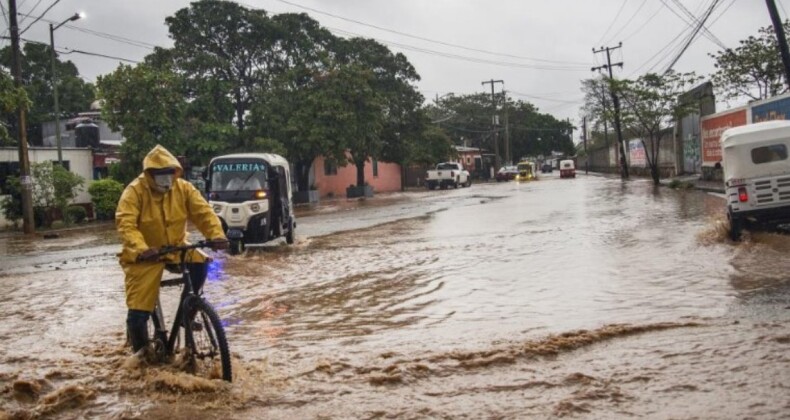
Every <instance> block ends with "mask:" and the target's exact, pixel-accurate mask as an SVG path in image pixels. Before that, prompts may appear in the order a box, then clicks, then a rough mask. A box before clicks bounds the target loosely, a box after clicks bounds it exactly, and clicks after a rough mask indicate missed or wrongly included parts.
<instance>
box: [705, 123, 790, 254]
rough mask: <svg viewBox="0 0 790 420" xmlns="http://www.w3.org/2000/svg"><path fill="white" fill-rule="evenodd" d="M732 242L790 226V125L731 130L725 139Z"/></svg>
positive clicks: (723, 162)
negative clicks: (744, 232)
mask: <svg viewBox="0 0 790 420" xmlns="http://www.w3.org/2000/svg"><path fill="white" fill-rule="evenodd" d="M721 146H722V166H723V169H724V187H725V193H726V196H727V218H728V219H729V221H730V238H731V239H732V240H734V241H737V240H738V239H740V236H741V230H742V229H743V228H747V229H764V230H775V229H776V228H777V226H778V225H780V224H786V223H790V160H788V150H790V122H788V121H767V122H761V123H756V124H751V125H745V126H741V127H735V128H730V129H728V130H727V131H725V132H724V133H723V134H722V136H721Z"/></svg>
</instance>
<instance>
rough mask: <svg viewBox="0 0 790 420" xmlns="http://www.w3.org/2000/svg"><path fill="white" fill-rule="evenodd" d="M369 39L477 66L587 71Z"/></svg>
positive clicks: (585, 67)
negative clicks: (492, 58)
mask: <svg viewBox="0 0 790 420" xmlns="http://www.w3.org/2000/svg"><path fill="white" fill-rule="evenodd" d="M326 28H327V29H328V30H329V31H330V32H332V33H334V34H340V35H350V36H355V37H362V35H360V34H357V33H354V32H349V31H346V30H343V29H338V28H332V27H326ZM366 38H369V37H366ZM369 39H373V40H375V41H378V42H380V43H382V44H385V45H389V46H393V47H397V48H400V49H403V50H408V51H414V52H420V53H424V54H430V55H434V56H439V57H445V58H452V59H456V60H462V61H468V62H472V63H479V64H492V65H497V66H504V67H512V68H522V69H535V70H552V71H572V72H586V71H587V70H588V67H587V65H585V66H581V65H579V66H575V67H561V66H548V65H536V64H523V63H513V62H504V61H494V60H488V59H484V58H476V57H470V56H464V55H459V54H453V53H447V52H442V51H437V50H431V49H427V48H421V47H415V46H413V45H408V44H401V43H398V42H393V41H387V40H382V39H379V38H369Z"/></svg>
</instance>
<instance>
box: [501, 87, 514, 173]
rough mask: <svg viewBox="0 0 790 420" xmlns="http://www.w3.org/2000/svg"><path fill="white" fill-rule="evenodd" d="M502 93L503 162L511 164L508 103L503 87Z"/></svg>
mask: <svg viewBox="0 0 790 420" xmlns="http://www.w3.org/2000/svg"><path fill="white" fill-rule="evenodd" d="M502 93H503V94H504V96H505V104H504V107H505V162H507V164H508V165H512V164H513V161H512V160H510V124H509V121H508V114H509V113H508V103H507V93H506V92H505V90H504V89H502Z"/></svg>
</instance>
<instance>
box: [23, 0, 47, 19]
mask: <svg viewBox="0 0 790 420" xmlns="http://www.w3.org/2000/svg"><path fill="white" fill-rule="evenodd" d="M42 1H44V0H38V1H37V2H36V5H35V6H33V8H32V9H30V10H29V11H28V13H33V11H34V10H36V9H37V8H38V5H39V4H41V2H42ZM20 15H21V13H20ZM24 17H25V16H24V15H23V18H22V19H20V20H19V23H22V22H24V21H25V19H24Z"/></svg>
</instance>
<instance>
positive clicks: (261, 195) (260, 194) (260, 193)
mask: <svg viewBox="0 0 790 420" xmlns="http://www.w3.org/2000/svg"><path fill="white" fill-rule="evenodd" d="M255 198H257V199H259V200H263V199H264V198H266V191H263V190H259V191H255Z"/></svg>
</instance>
